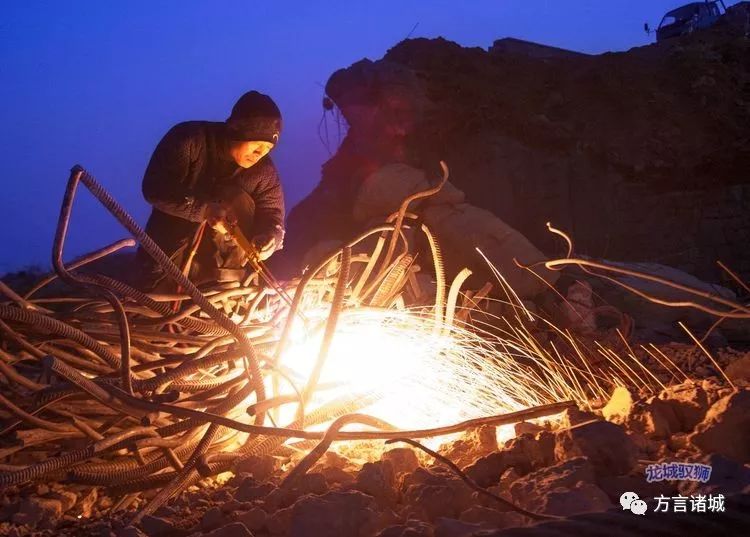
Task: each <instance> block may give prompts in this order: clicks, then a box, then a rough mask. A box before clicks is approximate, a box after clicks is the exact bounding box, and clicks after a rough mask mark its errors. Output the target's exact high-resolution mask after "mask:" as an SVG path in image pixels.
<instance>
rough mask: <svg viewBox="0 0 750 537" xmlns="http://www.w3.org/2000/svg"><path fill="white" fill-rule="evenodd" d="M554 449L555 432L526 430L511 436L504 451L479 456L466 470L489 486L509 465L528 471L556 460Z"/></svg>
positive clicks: (470, 475) (481, 482)
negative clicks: (516, 435)
mask: <svg viewBox="0 0 750 537" xmlns="http://www.w3.org/2000/svg"><path fill="white" fill-rule="evenodd" d="M554 452H555V435H554V434H552V433H550V432H549V431H541V432H539V433H537V435H536V436H532V435H531V434H524V435H522V436H519V437H516V438H513V439H511V440H509V441H508V442H507V443H506V444H505V448H504V449H503V450H502V451H496V452H494V453H490V454H489V455H487V456H485V457H481V458H479V459H477V460H476V461H475V462H474V463H473V464H471V465H470V466H468V467H466V468H464V471H465V472H466V474H467V475H468V476H469V477H470V478H471V479H473V480H474V481H475V482H476V483H477V484H478V485H479V486H481V487H489V486H491V485H495V484H497V483H498V482H499V480H500V476H501V475H502V474H503V473H504V472H505V471H506V470H507V469H508V468H513V469H514V470H515V471H516V473H517V474H519V475H525V474H527V473H529V472H530V471H532V470H533V469H535V468H540V467H542V466H547V465H549V464H551V463H552V462H554Z"/></svg>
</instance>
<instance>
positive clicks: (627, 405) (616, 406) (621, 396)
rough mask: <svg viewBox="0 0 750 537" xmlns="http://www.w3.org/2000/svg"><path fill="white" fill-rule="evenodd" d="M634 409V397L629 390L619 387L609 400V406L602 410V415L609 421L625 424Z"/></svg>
mask: <svg viewBox="0 0 750 537" xmlns="http://www.w3.org/2000/svg"><path fill="white" fill-rule="evenodd" d="M632 409H633V396H632V395H630V392H629V391H628V389H627V388H624V387H622V386H617V387H616V388H615V389H614V391H613V392H612V395H611V396H610V398H609V401H608V402H607V404H606V405H605V406H604V408H602V415H603V416H604V419H606V420H607V421H611V422H613V423H623V422H624V421H625V419H626V418H627V417H628V416H629V415H630V411H631V410H632Z"/></svg>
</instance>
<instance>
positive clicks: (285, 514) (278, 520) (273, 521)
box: [266, 507, 292, 535]
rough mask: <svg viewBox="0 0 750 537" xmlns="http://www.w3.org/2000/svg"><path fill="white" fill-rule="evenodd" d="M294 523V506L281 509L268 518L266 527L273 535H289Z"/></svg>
mask: <svg viewBox="0 0 750 537" xmlns="http://www.w3.org/2000/svg"><path fill="white" fill-rule="evenodd" d="M291 523H292V508H291V507H285V508H284V509H279V510H278V511H276V512H275V513H273V514H272V515H270V516H269V517H268V518H267V519H266V529H268V533H270V534H271V535H287V534H288V532H289V525H290V524H291Z"/></svg>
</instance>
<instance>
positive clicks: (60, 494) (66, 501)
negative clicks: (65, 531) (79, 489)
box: [47, 489, 78, 513]
mask: <svg viewBox="0 0 750 537" xmlns="http://www.w3.org/2000/svg"><path fill="white" fill-rule="evenodd" d="M47 496H48V497H49V498H52V499H53V500H58V501H59V502H60V505H61V506H62V512H63V513H66V512H68V511H70V510H71V509H72V508H73V506H75V504H76V502H77V501H78V495H77V494H76V493H75V492H71V491H69V490H62V489H61V490H56V491H53V492H50V493H49V494H48V495H47Z"/></svg>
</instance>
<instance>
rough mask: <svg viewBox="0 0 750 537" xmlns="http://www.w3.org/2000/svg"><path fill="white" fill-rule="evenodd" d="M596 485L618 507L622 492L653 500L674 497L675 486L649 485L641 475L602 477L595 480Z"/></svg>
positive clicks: (659, 483) (663, 484)
mask: <svg viewBox="0 0 750 537" xmlns="http://www.w3.org/2000/svg"><path fill="white" fill-rule="evenodd" d="M596 485H597V486H598V487H599V488H600V489H602V490H603V491H604V493H605V494H606V495H607V497H608V498H609V500H610V501H611V502H612V503H613V504H614V505H618V504H619V502H620V496H621V495H622V493H623V492H624V491H631V492H635V493H636V494H638V497H640V498H655V497H657V496H660V495H664V496H669V497H672V496H676V495H677V486H676V485H675V483H674V482H673V481H654V482H653V483H649V482H648V481H646V479H645V478H644V476H643V473H642V472H641V473H633V474H629V475H619V476H603V477H599V478H597V480H596Z"/></svg>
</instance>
